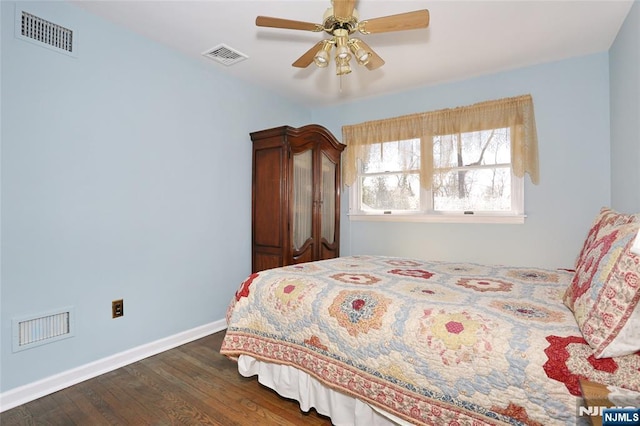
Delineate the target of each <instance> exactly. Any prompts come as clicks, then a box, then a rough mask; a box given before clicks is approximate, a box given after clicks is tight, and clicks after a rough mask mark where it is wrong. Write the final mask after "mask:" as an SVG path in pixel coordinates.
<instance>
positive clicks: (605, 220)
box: [570, 207, 640, 308]
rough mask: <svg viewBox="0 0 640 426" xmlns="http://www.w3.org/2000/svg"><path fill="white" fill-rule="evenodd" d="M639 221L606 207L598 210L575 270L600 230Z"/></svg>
mask: <svg viewBox="0 0 640 426" xmlns="http://www.w3.org/2000/svg"><path fill="white" fill-rule="evenodd" d="M639 221H640V214H635V215H631V214H621V213H618V212H616V211H615V210H612V209H610V208H608V207H602V208H601V209H600V212H599V213H598V215H597V216H596V218H595V220H594V221H593V223H592V224H591V228H590V229H589V233H588V234H587V238H586V239H585V240H584V244H583V245H582V249H581V250H580V253H579V254H578V257H577V259H576V264H575V267H576V268H577V267H578V264H580V263H581V262H583V261H584V259H583V257H584V254H585V252H586V251H587V250H588V249H589V247H590V246H591V244H592V243H593V240H594V239H595V237H596V234H597V233H598V232H599V231H600V230H602V231H603V232H606V229H608V228H611V227H615V226H619V225H625V224H627V223H631V222H639ZM570 308H571V307H570Z"/></svg>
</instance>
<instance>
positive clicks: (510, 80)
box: [313, 53, 610, 267]
mask: <svg viewBox="0 0 640 426" xmlns="http://www.w3.org/2000/svg"><path fill="white" fill-rule="evenodd" d="M526 93H530V94H531V95H532V96H533V101H534V106H535V113H536V121H537V128H538V139H539V151H540V184H539V185H532V184H531V181H530V180H529V178H528V177H527V178H526V179H525V213H526V214H527V215H528V217H527V219H526V222H525V224H523V225H513V224H509V225H507V224H505V225H498V224H494V225H483V224H436V223H380V222H357V221H351V222H350V221H349V220H348V218H347V217H346V216H344V215H346V211H347V209H346V205H345V206H344V209H343V219H342V220H343V222H344V223H345V225H344V227H343V229H342V234H341V236H342V237H343V240H342V244H343V249H342V251H343V252H349V253H352V254H367V253H368V254H383V255H402V256H410V257H418V258H425V259H427V258H428V259H440V260H452V261H471V262H481V263H504V264H512V265H530V266H545V267H572V266H573V264H574V262H575V258H576V257H577V254H578V252H579V250H580V247H581V245H582V242H583V241H584V237H585V236H586V233H587V230H588V227H589V225H590V223H591V221H592V220H593V218H594V217H595V215H596V214H597V213H598V210H599V209H600V208H601V207H602V206H605V205H609V204H610V143H609V65H608V55H607V53H600V54H595V55H589V56H584V57H579V58H573V59H568V60H564V61H560V62H555V63H548V64H544V65H539V66H534V67H528V68H523V69H518V70H515V71H511V72H505V73H500V74H494V75H489V76H485V77H479V78H475V79H471V80H466V81H461V82H456V83H450V84H445V85H438V86H435V87H426V88H423V89H421V90H414V91H411V92H407V93H399V94H397V95H393V96H387V97H384V98H381V99H370V100H368V101H363V102H358V103H353V104H349V105H344V106H339V107H332V108H326V109H319V110H316V111H314V115H313V119H314V120H315V121H317V122H320V123H325V125H327V127H329V128H330V129H331V130H332V131H333V132H335V133H336V134H338V135H339V134H341V130H340V129H341V126H342V124H354V123H359V122H362V121H366V120H372V119H378V118H385V117H394V116H399V115H403V114H409V113H415V112H422V111H432V110H437V109H441V108H448V107H456V106H461V105H469V104H473V103H475V102H479V101H484V100H490V99H498V98H503V97H509V96H516V95H520V94H526ZM345 117H348V122H347V123H344V118H345ZM346 192H347V191H345V194H346ZM345 201H346V200H345ZM344 204H347V203H346V202H345V203H344Z"/></svg>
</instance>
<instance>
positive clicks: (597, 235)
mask: <svg viewBox="0 0 640 426" xmlns="http://www.w3.org/2000/svg"><path fill="white" fill-rule="evenodd" d="M638 226H640V217H639V216H637V215H636V216H633V215H622V214H619V213H617V212H614V211H613V210H610V209H605V208H603V209H602V210H601V212H600V214H599V215H598V217H597V218H596V220H595V221H594V223H593V225H592V227H591V229H590V231H589V234H588V236H587V239H586V241H585V244H584V246H583V248H582V250H581V252H580V254H579V256H578V260H577V262H576V265H575V269H571V270H569V269H566V270H565V269H556V270H551V269H540V268H531V267H509V266H500V265H481V264H474V263H455V262H442V261H426V260H421V259H409V258H398V257H387V256H347V257H340V258H336V259H330V260H323V261H318V262H309V263H302V264H297V265H289V266H285V267H281V268H275V269H270V270H265V271H261V272H259V273H255V274H252V275H251V276H249V277H248V278H247V279H246V280H245V281H244V282H243V283H242V284H241V285H240V287H239V288H238V291H237V292H236V294H235V296H234V297H233V299H232V301H231V303H230V305H229V308H228V311H227V322H228V328H227V331H226V336H225V339H224V341H223V344H222V348H221V353H223V354H224V355H226V356H228V357H230V358H232V359H234V360H237V361H238V370H239V372H240V373H241V374H243V375H245V376H252V375H257V376H258V380H259V381H260V382H261V383H263V384H264V385H266V386H268V387H270V388H272V389H275V390H276V391H277V392H278V393H280V394H281V395H282V396H284V397H287V398H294V399H296V400H298V401H299V402H300V407H301V409H302V410H304V411H307V410H309V409H310V408H311V407H315V409H316V410H317V411H318V412H320V413H321V414H325V415H327V416H329V417H331V421H332V423H333V424H335V425H341V424H345V425H347V424H348V425H384V424H418V425H431V424H436V425H440V424H470V425H497V424H512V425H520V424H527V425H553V424H559V425H563V424H565V425H575V424H576V423H578V424H579V423H582V422H584V423H585V424H588V417H587V416H586V415H583V412H582V411H581V410H579V407H580V406H581V405H582V403H583V402H582V394H581V389H580V384H579V380H580V379H588V380H591V381H593V382H597V383H601V384H604V385H607V386H611V387H612V388H616V389H622V390H626V391H629V393H630V394H631V395H636V394H634V392H640V352H639V351H640V308H638V309H636V307H637V305H638V299H639V298H640V290H639V286H640V278H639V277H640V273H639V271H640V256H638V255H636V254H634V253H633V252H631V247H632V246H633V237H635V234H637V229H638ZM612 235H614V236H612ZM602 277H605V278H602ZM612 291H613V293H615V294H613V295H612ZM632 400H633V399H632ZM638 406H640V401H638Z"/></svg>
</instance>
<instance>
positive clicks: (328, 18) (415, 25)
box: [256, 0, 429, 76]
mask: <svg viewBox="0 0 640 426" xmlns="http://www.w3.org/2000/svg"><path fill="white" fill-rule="evenodd" d="M355 3H356V2H355V0H333V1H332V4H333V7H330V8H328V9H327V10H326V11H325V13H324V17H323V23H322V24H314V23H310V22H302V21H293V20H289V19H282V18H271V17H268V16H258V17H257V18H256V25H257V26H259V27H271V28H283V29H290V30H302V31H313V32H321V31H324V32H326V33H327V34H329V35H331V39H326V40H322V41H320V42H318V43H317V44H316V45H315V46H313V47H312V48H311V49H309V50H308V51H307V52H305V53H304V54H303V55H302V56H301V57H299V58H298V59H297V60H296V61H295V62H294V63H293V64H292V65H293V66H294V67H298V68H306V67H308V66H309V65H311V63H312V62H313V63H315V64H316V66H318V67H319V68H326V67H327V66H328V65H329V62H330V59H331V55H330V52H331V50H332V49H333V48H334V47H335V57H334V59H335V62H336V75H339V76H342V75H345V74H349V73H350V72H351V66H350V64H349V62H350V60H351V56H352V54H353V57H355V59H356V62H357V63H358V65H362V66H365V67H366V68H367V69H369V70H374V69H376V68H379V67H381V66H382V65H384V60H383V59H382V58H381V57H380V56H378V54H377V53H375V52H374V51H373V50H372V49H371V48H370V47H369V46H368V45H367V44H366V43H365V42H364V41H362V40H360V39H356V38H351V39H350V38H349V36H350V35H351V34H353V33H354V32H356V31H358V32H360V33H361V34H365V35H367V34H377V33H384V32H391V31H404V30H412V29H419V28H426V27H428V26H429V11H428V10H426V9H422V10H416V11H414V12H406V13H401V14H398V15H389V16H383V17H381V18H375V19H370V20H365V21H360V20H359V15H358V12H357V11H356V10H355Z"/></svg>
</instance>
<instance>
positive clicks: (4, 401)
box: [0, 319, 227, 413]
mask: <svg viewBox="0 0 640 426" xmlns="http://www.w3.org/2000/svg"><path fill="white" fill-rule="evenodd" d="M225 328H227V322H226V320H224V319H221V320H218V321H214V322H211V323H208V324H205V325H201V326H199V327H196V328H192V329H191V330H186V331H183V332H181V333H178V334H174V335H173V336H169V337H165V338H163V339H160V340H156V341H154V342H150V343H146V344H144V345H141V346H138V347H135V348H131V349H128V350H126V351H124V352H120V353H117V354H114V355H111V356H108V357H106V358H102V359H99V360H97V361H94V362H90V363H89V364H85V365H81V366H79V367H76V368H73V369H71V370H67V371H64V372H62V373H59V374H56V375H53V376H50V377H47V378H45V379H42V380H38V381H36V382H33V383H28V384H26V385H24V386H20V387H17V388H14V389H11V390H9V391H7V392H3V393H0V413H1V412H3V411H6V410H9V409H11V408H14V407H17V406H18V405H22V404H25V403H27V402H30V401H33V400H35V399H38V398H40V397H43V396H45V395H49V394H51V393H54V392H57V391H59V390H61V389H64V388H67V387H69V386H72V385H75V384H77V383H80V382H83V381H85V380H88V379H92V378H94V377H97V376H99V375H101V374H104V373H108V372H109V371H113V370H115V369H118V368H120V367H124V366H125V365H129V364H131V363H134V362H136V361H140V360H141V359H144V358H148V357H150V356H152V355H156V354H159V353H160V352H164V351H166V350H169V349H172V348H175V347H178V346H180V345H184V344H185V343H189V342H192V341H194V340H197V339H200V338H202V337H205V336H208V335H210V334H213V333H216V332H218V331H221V330H224V329H225Z"/></svg>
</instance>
